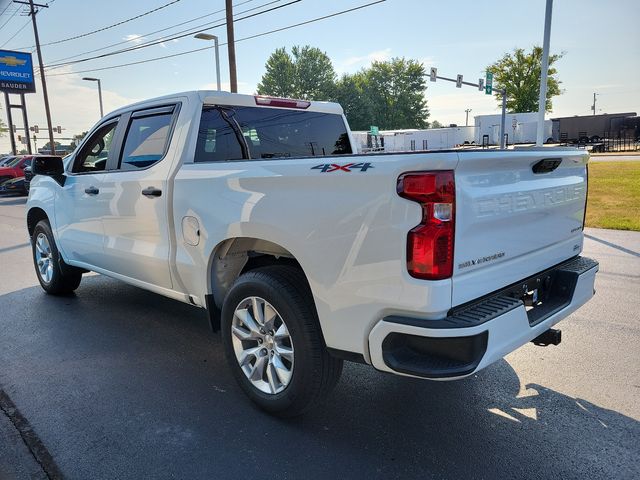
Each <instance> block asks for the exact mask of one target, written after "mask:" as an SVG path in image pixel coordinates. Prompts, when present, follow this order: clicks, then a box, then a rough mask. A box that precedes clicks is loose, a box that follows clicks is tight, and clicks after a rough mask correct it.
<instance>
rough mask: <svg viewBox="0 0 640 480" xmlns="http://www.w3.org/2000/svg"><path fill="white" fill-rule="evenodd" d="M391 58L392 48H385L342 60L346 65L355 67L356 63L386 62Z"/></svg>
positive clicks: (342, 63)
mask: <svg viewBox="0 0 640 480" xmlns="http://www.w3.org/2000/svg"><path fill="white" fill-rule="evenodd" d="M390 58H391V49H390V48H385V49H384V50H376V51H375V52H371V53H368V54H366V55H362V56H359V57H358V56H354V57H348V58H347V59H345V60H343V61H342V62H340V64H341V65H343V66H345V67H353V66H354V65H360V64H363V63H371V62H384V61H386V60H389V59H390Z"/></svg>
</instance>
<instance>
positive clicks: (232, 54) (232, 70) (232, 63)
mask: <svg viewBox="0 0 640 480" xmlns="http://www.w3.org/2000/svg"><path fill="white" fill-rule="evenodd" d="M226 6H227V49H228V51H229V79H230V81H231V93H238V77H237V76H236V39H235V34H234V33H233V5H232V0H226Z"/></svg>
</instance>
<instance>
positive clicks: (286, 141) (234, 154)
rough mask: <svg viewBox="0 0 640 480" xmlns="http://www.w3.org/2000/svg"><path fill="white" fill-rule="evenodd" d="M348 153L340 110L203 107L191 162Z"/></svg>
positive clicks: (348, 145) (344, 127) (348, 144)
mask: <svg viewBox="0 0 640 480" xmlns="http://www.w3.org/2000/svg"><path fill="white" fill-rule="evenodd" d="M242 144H244V145H246V150H247V154H246V156H247V158H251V159H269V158H289V157H291V158H300V157H317V156H325V155H348V154H351V153H353V152H352V150H351V143H350V142H349V135H348V133H347V128H346V125H345V123H344V120H343V118H342V116H341V115H337V114H330V113H321V112H308V111H300V110H286V109H281V108H265V107H234V108H233V109H230V108H226V107H225V108H224V109H218V108H215V107H212V108H205V110H204V111H203V113H202V117H201V121H200V130H199V132H198V142H197V146H196V155H195V161H196V162H203V161H221V160H222V161H224V160H236V159H241V158H243V153H242Z"/></svg>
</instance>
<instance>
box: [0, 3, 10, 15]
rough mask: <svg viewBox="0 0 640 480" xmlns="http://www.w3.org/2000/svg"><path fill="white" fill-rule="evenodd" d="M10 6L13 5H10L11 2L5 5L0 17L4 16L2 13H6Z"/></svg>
mask: <svg viewBox="0 0 640 480" xmlns="http://www.w3.org/2000/svg"><path fill="white" fill-rule="evenodd" d="M11 5H13V3H12V2H9V3H7V6H6V7H4V10H2V11H1V12H0V17H1V16H2V15H4V12H6V11H7V9H8V8H9V7H10V6H11Z"/></svg>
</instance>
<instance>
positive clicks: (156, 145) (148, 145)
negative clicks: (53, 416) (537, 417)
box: [27, 91, 598, 415]
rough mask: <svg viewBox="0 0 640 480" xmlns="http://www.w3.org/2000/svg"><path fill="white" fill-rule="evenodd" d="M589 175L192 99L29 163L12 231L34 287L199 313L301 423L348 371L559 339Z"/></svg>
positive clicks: (422, 372) (533, 158)
mask: <svg viewBox="0 0 640 480" xmlns="http://www.w3.org/2000/svg"><path fill="white" fill-rule="evenodd" d="M587 162H588V155H587V154H585V153H584V152H583V151H578V150H573V149H564V148H539V149H535V148H531V149H522V150H518V149H516V150H503V151H499V150H486V151H479V150H464V151H463V150H459V151H434V152H408V153H398V154H373V155H357V154H355V152H354V150H353V141H352V138H351V133H350V131H349V128H348V125H347V122H346V119H345V117H344V115H343V114H342V109H341V108H340V106H339V105H336V104H332V103H323V102H305V101H299V100H288V99H276V98H269V97H261V96H250V95H237V94H229V93H224V92H218V91H216V92H188V93H181V94H176V95H172V96H166V97H162V98H157V99H154V100H149V101H145V102H141V103H137V104H134V105H131V106H128V107H125V108H122V109H120V110H117V111H115V112H113V113H111V114H109V115H107V116H106V117H104V118H103V119H102V120H101V121H100V122H99V123H98V124H97V125H96V126H95V127H94V128H93V129H92V130H91V131H90V132H89V134H88V135H87V136H86V137H85V139H84V141H83V142H82V144H81V145H79V147H78V148H77V149H76V151H75V152H74V153H73V154H71V155H70V156H69V157H67V159H65V161H64V162H63V161H62V160H60V159H58V158H55V157H48V158H43V159H36V160H35V162H34V165H33V171H34V174H35V175H36V176H35V178H34V180H33V181H32V185H31V192H30V195H29V200H28V203H27V226H28V231H29V235H30V237H31V240H32V245H33V258H34V263H35V267H36V272H37V275H38V280H39V281H40V284H41V285H42V287H43V288H44V290H45V291H47V292H48V293H51V294H65V293H70V292H72V291H73V290H75V289H76V288H78V286H79V284H80V281H81V277H82V274H83V273H84V272H87V271H94V272H98V273H101V274H104V275H108V276H110V277H114V278H116V279H120V280H123V281H125V282H128V283H130V284H133V285H136V286H139V287H142V288H145V289H148V290H151V291H153V292H156V293H159V294H161V295H165V296H168V297H171V298H174V299H176V300H180V301H182V302H185V303H190V304H192V305H194V306H196V307H201V308H206V309H207V310H208V312H209V318H210V321H211V326H212V328H213V330H214V331H217V330H220V331H221V335H222V341H223V345H224V348H225V353H226V357H227V359H228V362H229V365H230V368H231V369H232V371H233V373H234V376H235V377H236V379H237V381H238V382H239V384H240V386H241V387H242V389H243V390H244V391H245V392H246V394H247V395H248V396H249V397H250V398H251V399H252V400H253V401H254V402H256V403H257V404H258V405H259V406H260V407H262V408H263V409H265V410H267V411H269V412H272V413H275V414H278V415H296V414H300V413H302V412H304V411H305V410H307V409H308V408H310V407H311V406H313V405H315V404H317V402H318V401H319V400H320V399H322V398H323V396H325V395H326V394H327V393H328V392H329V391H330V390H331V389H332V387H333V386H334V385H335V384H336V382H337V381H338V378H339V376H340V373H341V370H342V363H343V360H351V361H360V362H364V363H367V364H370V365H372V366H373V367H374V368H376V369H378V370H381V371H385V372H391V373H395V374H398V375H406V376H412V377H420V378H427V379H440V380H449V379H458V378H462V377H465V376H468V375H471V374H473V373H474V372H477V371H478V370H480V369H482V368H484V367H486V366H487V365H489V364H491V363H492V362H495V361H496V360H498V359H500V358H501V357H503V356H504V355H506V354H507V353H509V352H511V351H513V350H514V349H516V348H518V347H520V346H522V345H523V344H525V343H527V342H529V341H534V342H535V343H537V344H540V345H548V344H558V343H559V341H560V332H559V331H558V330H554V329H552V328H551V327H552V326H553V325H554V324H556V323H557V322H558V321H560V320H561V319H563V318H565V317H566V316H567V315H569V314H570V313H571V312H573V311H575V310H576V309H577V308H578V307H580V306H581V305H582V304H584V303H585V302H587V301H588V300H589V299H590V298H591V297H592V296H593V294H594V281H595V275H596V272H597V270H598V263H597V262H595V261H593V260H590V259H588V258H584V257H580V256H579V255H580V252H581V251H582V244H583V226H584V214H585V206H586V198H587ZM80 293H81V292H80ZM116 301H117V299H116Z"/></svg>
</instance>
